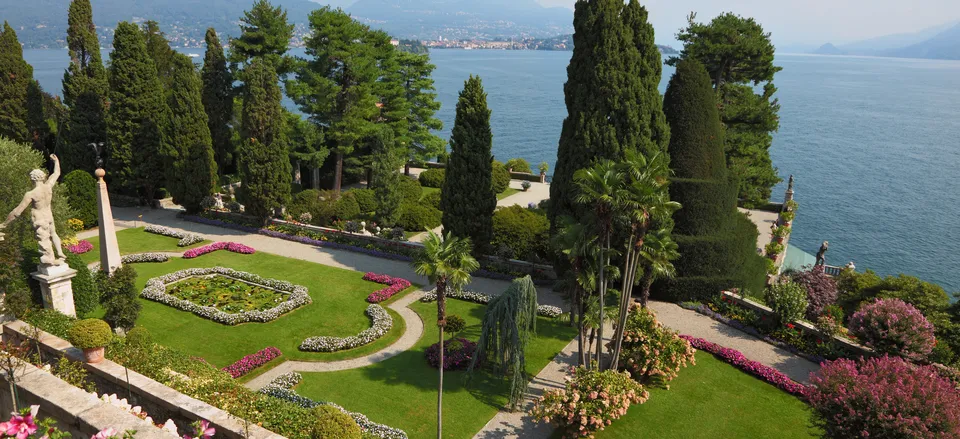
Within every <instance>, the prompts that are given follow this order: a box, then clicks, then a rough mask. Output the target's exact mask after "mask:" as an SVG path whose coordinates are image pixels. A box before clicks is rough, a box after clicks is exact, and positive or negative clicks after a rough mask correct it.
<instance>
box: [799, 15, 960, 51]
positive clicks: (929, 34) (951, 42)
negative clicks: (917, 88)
mask: <svg viewBox="0 0 960 439" xmlns="http://www.w3.org/2000/svg"><path fill="white" fill-rule="evenodd" d="M812 53H816V54H820V55H866V56H890V57H896V58H928V59H960V22H951V23H947V24H944V25H940V26H935V27H931V28H928V29H924V30H922V31H919V32H914V33H904V34H894V35H886V36H882V37H877V38H871V39H869V40H863V41H858V42H855V43H849V44H842V45H840V46H834V45H833V44H830V43H827V44H824V45H823V46H820V48H818V49H817V50H815V51H813V52H812Z"/></svg>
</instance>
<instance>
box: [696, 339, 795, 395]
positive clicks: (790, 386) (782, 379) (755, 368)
mask: <svg viewBox="0 0 960 439" xmlns="http://www.w3.org/2000/svg"><path fill="white" fill-rule="evenodd" d="M680 338H683V339H685V340H687V341H689V342H690V344H691V345H693V347H695V348H697V349H700V350H702V351H707V352H709V353H711V354H713V355H715V356H716V357H718V358H720V359H721V360H723V361H726V362H727V363H730V364H731V365H733V367H736V368H737V369H740V370H742V371H744V372H747V373H749V374H751V375H753V376H756V377H757V378H760V379H762V380H764V381H766V382H768V383H770V384H773V385H774V386H777V387H779V388H780V389H782V390H783V391H785V392H787V393H791V394H793V395H797V396H800V397H805V396H806V395H807V391H808V389H807V386H805V385H803V384H800V383H798V382H796V381H794V380H792V379H790V377H788V376H786V375H784V374H783V373H782V372H780V371H779V370H776V369H774V368H772V367H769V366H766V365H763V364H761V363H758V362H756V361H753V360H750V359H748V358H747V357H745V356H743V354H742V353H741V352H740V351H738V350H736V349H730V348H725V347H723V346H720V345H718V344H716V343H711V342H709V341H706V340H704V339H702V338H697V337H692V336H689V335H681V336H680Z"/></svg>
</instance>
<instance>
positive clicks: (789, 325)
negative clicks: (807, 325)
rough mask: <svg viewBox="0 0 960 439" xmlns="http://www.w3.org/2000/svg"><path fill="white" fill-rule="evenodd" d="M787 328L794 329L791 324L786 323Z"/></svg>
mask: <svg viewBox="0 0 960 439" xmlns="http://www.w3.org/2000/svg"><path fill="white" fill-rule="evenodd" d="M787 327H788V328H790V329H793V328H795V326H793V323H787Z"/></svg>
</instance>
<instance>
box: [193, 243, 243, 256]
mask: <svg viewBox="0 0 960 439" xmlns="http://www.w3.org/2000/svg"><path fill="white" fill-rule="evenodd" d="M217 250H227V251H231V252H234V253H241V254H245V255H251V254H253V253H255V252H256V250H254V249H253V247H250V246H246V245H243V244H240V243H236V242H214V243H213V244H208V245H205V246H203V247H197V248H194V249H190V250H187V251H185V252H183V259H193V258H195V257H197V256H203V255H205V254H207V253H212V252H215V251H217Z"/></svg>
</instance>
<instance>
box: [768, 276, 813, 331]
mask: <svg viewBox="0 0 960 439" xmlns="http://www.w3.org/2000/svg"><path fill="white" fill-rule="evenodd" d="M764 299H765V300H766V303H767V306H769V307H770V309H772V310H773V313H774V314H775V315H776V316H777V319H779V321H780V324H783V325H785V324H787V323H791V322H793V321H795V320H800V319H801V318H803V315H804V313H806V311H807V290H806V288H804V287H803V286H801V285H797V284H795V283H793V282H786V283H778V284H774V285H772V286H770V288H768V289H767V293H766V295H765V296H764Z"/></svg>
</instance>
